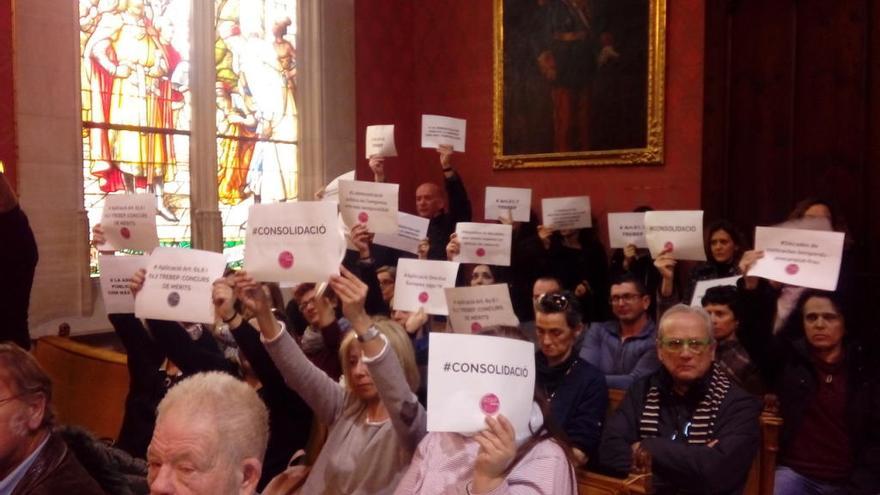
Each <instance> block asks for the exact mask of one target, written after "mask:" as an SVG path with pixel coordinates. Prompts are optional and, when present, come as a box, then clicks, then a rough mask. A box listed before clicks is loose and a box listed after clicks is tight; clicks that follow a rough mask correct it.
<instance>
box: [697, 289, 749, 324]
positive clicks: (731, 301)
mask: <svg viewBox="0 0 880 495" xmlns="http://www.w3.org/2000/svg"><path fill="white" fill-rule="evenodd" d="M710 304H720V305H722V306H727V307H728V308H730V311H732V312H733V317H734V318H736V319H737V320H739V319H740V318H739V311H740V309H739V293H738V292H737V290H736V286H735V285H719V286H717V287H709V289H707V290H706V294H705V295H704V296H703V300H702V305H703V307H704V308H705V307H706V306H708V305H710Z"/></svg>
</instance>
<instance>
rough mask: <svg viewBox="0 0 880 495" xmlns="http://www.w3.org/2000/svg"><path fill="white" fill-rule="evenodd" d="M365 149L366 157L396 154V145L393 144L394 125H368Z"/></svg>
mask: <svg viewBox="0 0 880 495" xmlns="http://www.w3.org/2000/svg"><path fill="white" fill-rule="evenodd" d="M366 150H367V156H366V158H370V157H374V156H375V157H388V156H397V147H395V146H394V126H393V125H368V126H367V146H366Z"/></svg>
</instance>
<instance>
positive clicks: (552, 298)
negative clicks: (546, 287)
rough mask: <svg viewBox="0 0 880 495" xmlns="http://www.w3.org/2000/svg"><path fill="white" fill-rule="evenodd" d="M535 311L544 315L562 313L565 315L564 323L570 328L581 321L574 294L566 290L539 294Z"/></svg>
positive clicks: (579, 307) (578, 306)
mask: <svg viewBox="0 0 880 495" xmlns="http://www.w3.org/2000/svg"><path fill="white" fill-rule="evenodd" d="M535 313H544V314H545V315H546V314H551V315H552V314H559V313H562V314H564V315H565V324H566V325H568V326H569V327H570V328H577V327H578V326H580V324H581V322H582V321H583V318H582V316H581V305H580V303H579V302H578V300H577V298H576V297H575V296H574V294H572V293H571V292H569V291H567V290H563V291H558V292H548V293H546V294H541V297H539V298H538V300H537V301H535Z"/></svg>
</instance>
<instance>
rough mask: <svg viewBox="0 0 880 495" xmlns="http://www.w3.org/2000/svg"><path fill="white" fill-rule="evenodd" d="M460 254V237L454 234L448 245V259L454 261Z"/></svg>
mask: <svg viewBox="0 0 880 495" xmlns="http://www.w3.org/2000/svg"><path fill="white" fill-rule="evenodd" d="M460 253H461V243H460V242H458V235H457V234H452V235H450V236H449V244H447V245H446V259H448V260H449V261H452V260H453V259H454V258H455V257H456V256H458V255H459V254H460Z"/></svg>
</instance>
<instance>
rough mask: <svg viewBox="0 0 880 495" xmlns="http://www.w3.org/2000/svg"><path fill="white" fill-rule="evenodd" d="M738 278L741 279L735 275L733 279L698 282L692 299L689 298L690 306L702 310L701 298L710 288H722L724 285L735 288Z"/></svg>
mask: <svg viewBox="0 0 880 495" xmlns="http://www.w3.org/2000/svg"><path fill="white" fill-rule="evenodd" d="M740 278H742V276H741V275H736V276H734V277H723V278H713V279H709V280H700V281H698V282H697V285H696V286H695V287H694V297H692V298H691V306H695V307H698V308H702V307H703V296H705V295H706V291H707V290H709V289H711V288H712V287H724V286H725V285H732V286H734V287H736V282H737V280H739V279H740Z"/></svg>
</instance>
